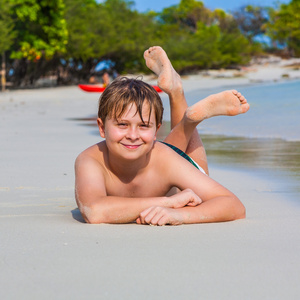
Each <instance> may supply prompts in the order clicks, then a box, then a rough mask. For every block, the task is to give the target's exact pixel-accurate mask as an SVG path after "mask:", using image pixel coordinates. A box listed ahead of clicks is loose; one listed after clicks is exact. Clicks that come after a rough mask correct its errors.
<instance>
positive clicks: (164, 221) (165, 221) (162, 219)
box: [157, 215, 170, 226]
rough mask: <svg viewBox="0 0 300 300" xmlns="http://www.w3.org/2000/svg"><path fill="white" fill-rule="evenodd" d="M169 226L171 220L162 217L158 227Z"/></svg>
mask: <svg viewBox="0 0 300 300" xmlns="http://www.w3.org/2000/svg"><path fill="white" fill-rule="evenodd" d="M167 224H170V219H169V216H167V215H164V216H162V217H161V218H160V219H159V220H158V222H157V225H158V226H165V225H167Z"/></svg>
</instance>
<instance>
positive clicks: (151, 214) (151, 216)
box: [145, 207, 159, 225]
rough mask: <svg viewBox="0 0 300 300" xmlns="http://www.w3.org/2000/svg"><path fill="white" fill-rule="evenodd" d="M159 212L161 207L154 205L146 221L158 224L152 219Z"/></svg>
mask: <svg viewBox="0 0 300 300" xmlns="http://www.w3.org/2000/svg"><path fill="white" fill-rule="evenodd" d="M158 213H159V208H158V207H154V208H153V209H152V210H151V211H149V213H148V214H147V216H146V217H145V222H146V223H147V224H152V225H156V224H155V223H153V221H152V220H153V219H154V217H155V215H156V214H158Z"/></svg>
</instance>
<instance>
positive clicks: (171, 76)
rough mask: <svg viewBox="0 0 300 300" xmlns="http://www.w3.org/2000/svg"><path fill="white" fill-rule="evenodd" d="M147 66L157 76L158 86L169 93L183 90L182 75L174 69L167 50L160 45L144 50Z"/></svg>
mask: <svg viewBox="0 0 300 300" xmlns="http://www.w3.org/2000/svg"><path fill="white" fill-rule="evenodd" d="M144 58H145V60H146V65H147V67H148V68H149V69H150V70H151V71H153V72H154V73H155V74H156V75H157V76H158V80H157V84H158V86H159V87H160V88H161V89H162V90H163V91H164V92H165V93H167V94H168V95H170V94H172V93H173V92H178V91H180V92H182V83H181V79H180V76H179V75H178V74H177V72H176V71H175V70H174V68H173V66H172V64H171V62H170V60H169V58H168V56H167V54H166V52H165V51H164V50H163V49H162V48H161V47H159V46H154V47H151V48H149V49H148V50H146V51H145V52H144Z"/></svg>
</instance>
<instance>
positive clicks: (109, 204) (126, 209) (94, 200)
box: [75, 155, 201, 224]
mask: <svg viewBox="0 0 300 300" xmlns="http://www.w3.org/2000/svg"><path fill="white" fill-rule="evenodd" d="M75 196H76V201H77V205H78V207H79V210H80V212H81V213H82V215H83V217H84V219H85V221H86V222H88V223H94V224H98V223H130V222H134V221H135V220H136V219H137V218H138V216H139V215H140V213H141V212H142V211H144V210H145V209H147V208H149V207H151V206H160V207H169V208H179V207H184V206H186V205H190V206H195V205H198V204H200V203H201V199H199V197H197V196H196V195H195V194H194V193H193V192H192V191H189V190H187V191H184V192H182V196H181V197H176V196H175V197H152V198H150V197H149V198H129V197H116V196H107V193H106V187H105V176H104V175H103V170H102V167H101V165H100V164H99V162H97V161H96V160H95V159H93V158H91V157H89V156H87V155H80V156H79V157H78V158H77V159H76V162H75Z"/></svg>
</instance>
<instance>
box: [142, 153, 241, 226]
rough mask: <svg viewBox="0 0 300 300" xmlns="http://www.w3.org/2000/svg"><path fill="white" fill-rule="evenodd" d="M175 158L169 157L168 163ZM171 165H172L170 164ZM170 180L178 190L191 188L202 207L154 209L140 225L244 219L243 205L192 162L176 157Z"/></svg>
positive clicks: (147, 213)
mask: <svg viewBox="0 0 300 300" xmlns="http://www.w3.org/2000/svg"><path fill="white" fill-rule="evenodd" d="M173 158H174V156H172V155H169V156H168V159H171V160H172V159H173ZM169 165H170V164H169ZM171 165H172V166H173V167H172V168H169V171H170V172H169V174H168V175H167V176H169V178H170V180H171V181H172V184H173V185H174V186H177V187H178V188H179V189H181V190H182V189H186V188H189V189H191V190H193V191H194V192H195V194H196V195H198V196H199V197H200V198H201V199H202V203H201V205H198V206H195V207H188V206H186V207H182V208H178V209H168V208H158V207H157V206H153V207H152V208H149V209H146V210H145V211H143V212H142V213H141V214H140V216H139V218H138V220H137V221H138V223H143V224H153V225H165V224H172V225H177V224H183V223H185V224H187V223H208V222H224V221H232V220H236V219H242V218H245V207H244V205H243V204H242V203H241V201H240V200H239V199H238V198H237V197H236V196H235V195H234V194H233V193H232V192H230V191H229V190H228V189H226V188H225V187H223V186H222V185H221V184H219V183H217V182H216V181H214V180H213V179H212V178H210V177H209V176H206V175H204V174H203V173H201V172H200V171H199V170H197V169H196V168H195V167H194V166H192V165H191V164H190V163H189V162H187V161H186V160H185V159H183V158H181V157H178V156H177V157H176V163H173V164H171Z"/></svg>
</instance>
